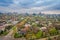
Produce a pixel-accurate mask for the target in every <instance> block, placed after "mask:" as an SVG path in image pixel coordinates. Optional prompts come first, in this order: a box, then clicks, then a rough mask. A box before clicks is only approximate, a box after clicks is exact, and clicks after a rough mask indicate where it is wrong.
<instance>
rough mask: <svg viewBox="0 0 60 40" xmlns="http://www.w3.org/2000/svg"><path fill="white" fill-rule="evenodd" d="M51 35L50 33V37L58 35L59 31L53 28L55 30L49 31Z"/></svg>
mask: <svg viewBox="0 0 60 40" xmlns="http://www.w3.org/2000/svg"><path fill="white" fill-rule="evenodd" d="M49 33H50V35H56V34H57V33H58V31H57V30H56V29H55V28H53V29H50V30H49Z"/></svg>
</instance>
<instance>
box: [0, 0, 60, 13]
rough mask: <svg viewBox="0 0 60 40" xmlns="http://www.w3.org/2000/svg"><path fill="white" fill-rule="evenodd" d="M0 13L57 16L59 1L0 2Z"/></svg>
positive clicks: (18, 0) (17, 0)
mask: <svg viewBox="0 0 60 40" xmlns="http://www.w3.org/2000/svg"><path fill="white" fill-rule="evenodd" d="M0 12H17V13H39V12H43V13H45V14H59V13H60V0H0Z"/></svg>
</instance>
